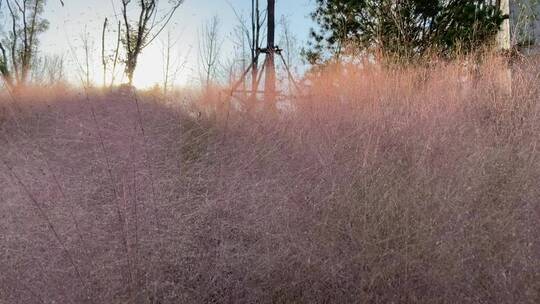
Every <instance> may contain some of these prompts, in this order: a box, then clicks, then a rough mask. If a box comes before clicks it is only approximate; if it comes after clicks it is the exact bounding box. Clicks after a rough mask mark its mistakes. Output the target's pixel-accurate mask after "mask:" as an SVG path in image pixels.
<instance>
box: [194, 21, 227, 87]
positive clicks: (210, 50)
mask: <svg viewBox="0 0 540 304" xmlns="http://www.w3.org/2000/svg"><path fill="white" fill-rule="evenodd" d="M219 24H220V21H219V18H218V17H217V16H214V17H212V19H210V20H209V21H207V22H206V23H205V24H204V25H203V26H202V30H201V32H200V33H199V68H200V74H201V75H200V76H201V82H202V83H203V84H204V85H205V86H206V89H208V88H209V87H210V84H211V83H212V81H214V80H215V78H216V76H217V73H218V68H219V61H220V52H221V46H222V45H223V41H222V40H221V38H220V33H219Z"/></svg>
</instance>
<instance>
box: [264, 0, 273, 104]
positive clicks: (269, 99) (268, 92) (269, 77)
mask: <svg viewBox="0 0 540 304" xmlns="http://www.w3.org/2000/svg"><path fill="white" fill-rule="evenodd" d="M275 7H276V0H268V32H267V34H266V38H267V46H266V48H267V54H266V56H268V57H267V60H266V75H265V76H266V78H265V81H264V83H265V85H264V92H265V101H266V103H268V104H269V105H273V104H274V103H275V100H276V66H275V63H274V48H275V45H274V43H275V42H274V40H275V30H276V22H275Z"/></svg>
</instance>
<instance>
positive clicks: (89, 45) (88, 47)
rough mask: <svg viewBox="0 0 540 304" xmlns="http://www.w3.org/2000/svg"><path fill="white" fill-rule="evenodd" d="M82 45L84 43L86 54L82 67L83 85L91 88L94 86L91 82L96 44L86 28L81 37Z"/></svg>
mask: <svg viewBox="0 0 540 304" xmlns="http://www.w3.org/2000/svg"><path fill="white" fill-rule="evenodd" d="M80 38H81V43H82V49H83V52H84V65H83V66H82V71H81V72H82V77H81V79H83V84H84V86H85V87H90V85H91V84H92V81H91V74H92V64H91V61H92V59H91V56H92V52H93V49H94V42H93V40H92V39H91V38H90V34H89V33H88V31H87V30H86V27H85V28H84V32H83V33H82V34H81V36H80Z"/></svg>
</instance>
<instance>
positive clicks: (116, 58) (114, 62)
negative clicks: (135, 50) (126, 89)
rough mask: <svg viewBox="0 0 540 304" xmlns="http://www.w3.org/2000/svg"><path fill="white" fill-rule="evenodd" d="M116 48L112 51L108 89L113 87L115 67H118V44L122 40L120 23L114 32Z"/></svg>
mask: <svg viewBox="0 0 540 304" xmlns="http://www.w3.org/2000/svg"><path fill="white" fill-rule="evenodd" d="M116 35H117V36H116V47H115V49H114V55H113V61H112V69H111V84H110V87H111V88H112V87H113V86H114V81H115V80H116V67H117V66H118V58H119V54H120V43H121V40H122V23H121V22H120V21H118V29H117V32H116Z"/></svg>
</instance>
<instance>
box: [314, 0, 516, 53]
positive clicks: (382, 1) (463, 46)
mask: <svg viewBox="0 0 540 304" xmlns="http://www.w3.org/2000/svg"><path fill="white" fill-rule="evenodd" d="M316 2H317V3H316V4H317V5H316V6H317V7H316V10H315V11H314V12H313V13H312V17H313V19H314V20H315V22H316V23H317V24H318V25H319V28H318V29H317V30H313V31H312V38H313V40H312V43H311V46H312V48H311V50H310V51H308V52H307V54H306V55H307V57H308V59H309V60H310V61H311V62H317V61H319V60H322V59H323V58H324V57H325V55H327V54H331V55H332V56H333V57H340V56H341V55H343V54H346V53H348V54H351V52H352V53H357V52H362V53H366V52H367V53H373V52H378V53H379V54H381V55H383V56H385V57H387V58H388V57H390V58H394V59H406V60H410V59H414V58H418V57H421V56H423V55H425V54H428V53H432V52H436V53H438V54H439V55H442V56H451V55H453V54H455V53H456V52H457V51H460V52H468V51H470V50H472V49H474V48H476V47H478V46H480V45H483V44H485V43H487V42H490V41H493V38H494V37H495V35H496V34H497V32H498V30H499V28H500V26H501V24H502V23H503V21H504V20H505V19H506V18H508V16H506V15H504V14H503V13H502V12H501V10H500V9H499V7H498V5H497V4H495V3H496V2H495V1H492V0H376V1H375V0H316Z"/></svg>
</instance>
